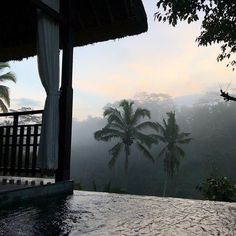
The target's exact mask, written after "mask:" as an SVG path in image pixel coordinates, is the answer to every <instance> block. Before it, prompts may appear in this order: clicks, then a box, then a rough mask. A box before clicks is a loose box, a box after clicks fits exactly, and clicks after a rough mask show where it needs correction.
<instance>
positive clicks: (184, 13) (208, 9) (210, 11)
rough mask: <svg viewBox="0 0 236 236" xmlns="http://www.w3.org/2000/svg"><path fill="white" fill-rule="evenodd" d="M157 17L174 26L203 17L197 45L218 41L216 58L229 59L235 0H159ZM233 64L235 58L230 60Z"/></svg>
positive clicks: (234, 47)
mask: <svg viewBox="0 0 236 236" xmlns="http://www.w3.org/2000/svg"><path fill="white" fill-rule="evenodd" d="M157 8H158V12H157V13H156V14H155V18H156V19H157V20H158V21H163V22H168V23H169V24H171V25H172V26H176V24H177V23H178V22H179V21H187V22H188V23H191V22H194V21H198V20H200V21H202V25H201V33H200V36H199V37H198V38H197V42H198V43H199V45H202V46H208V45H211V44H213V43H221V44H222V46H221V50H222V52H221V53H220V55H219V56H218V60H220V61H221V60H223V59H225V58H226V59H230V58H231V56H232V54H234V53H235V52H236V34H235V27H236V17H235V16H236V15H235V12H236V2H235V1H229V0H221V1H219V0H181V1H176V0H158V1H157ZM229 64H231V65H232V66H236V61H235V60H231V61H230V63H229Z"/></svg>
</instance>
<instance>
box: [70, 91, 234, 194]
mask: <svg viewBox="0 0 236 236" xmlns="http://www.w3.org/2000/svg"><path fill="white" fill-rule="evenodd" d="M191 98H192V96H191ZM134 100H135V104H137V106H142V107H144V108H147V109H149V110H150V111H151V115H152V120H153V121H159V122H161V121H162V119H163V118H166V112H168V111H175V112H176V119H177V123H178V125H179V126H180V128H181V130H183V131H184V132H189V133H191V137H192V138H193V139H194V140H193V141H192V142H191V143H190V144H188V145H186V146H184V149H185V152H186V157H185V159H184V160H182V161H181V164H180V169H179V173H178V174H177V175H175V176H174V178H173V181H171V182H170V183H169V184H168V185H169V186H168V189H167V193H166V195H167V196H173V197H185V198H201V193H199V192H198V191H197V190H196V186H197V185H198V184H199V183H200V182H202V181H203V180H204V179H206V178H207V177H208V176H209V175H210V174H211V173H217V174H219V175H223V176H227V177H229V178H231V179H232V180H233V181H234V182H236V171H235V167H236V103H235V102H228V103H226V102H224V101H222V99H221V98H220V96H219V95H214V94H212V93H208V94H206V95H204V96H203V97H202V98H200V99H198V101H197V102H195V103H194V104H192V105H189V106H179V105H178V106H177V105H175V101H174V100H173V99H172V98H171V97H169V96H168V95H165V94H146V93H142V94H140V95H139V96H136V97H135V99H134ZM109 105H111V104H109ZM101 114H102V111H101ZM105 123H106V120H105V119H103V118H99V117H96V118H92V117H90V118H88V119H87V120H85V121H81V122H79V121H76V120H75V121H74V123H73V141H72V165H71V167H72V178H74V179H75V181H76V182H79V183H80V185H81V187H82V189H84V190H94V183H96V191H103V190H104V189H105V188H106V186H107V185H109V186H110V189H112V188H114V189H119V190H120V191H121V192H122V191H123V192H128V193H132V194H142V195H157V196H161V195H162V192H163V183H164V180H165V173H164V170H163V163H162V161H163V160H162V159H157V160H156V162H155V163H154V164H153V163H151V162H149V161H148V160H145V159H144V158H142V157H141V155H142V154H141V153H140V152H138V151H137V150H136V149H133V150H132V152H131V158H130V162H129V169H128V174H127V175H125V173H124V158H122V157H123V156H121V157H120V158H119V160H118V161H117V164H116V166H115V168H114V169H109V168H108V166H107V163H108V162H109V160H110V156H109V154H108V149H109V148H111V146H112V144H113V143H103V142H98V141H96V140H95V139H94V132H95V131H96V130H98V129H101V128H102V127H103V126H104V125H105ZM160 149H161V146H160V145H156V146H153V148H152V153H153V155H154V156H157V155H158V153H159V151H160ZM121 155H123V154H121Z"/></svg>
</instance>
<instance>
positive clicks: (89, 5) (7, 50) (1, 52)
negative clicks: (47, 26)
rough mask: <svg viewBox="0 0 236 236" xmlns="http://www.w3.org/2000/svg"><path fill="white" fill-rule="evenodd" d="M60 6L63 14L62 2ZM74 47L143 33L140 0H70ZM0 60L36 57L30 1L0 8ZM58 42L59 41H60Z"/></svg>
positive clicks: (21, 0) (33, 12) (8, 3)
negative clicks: (73, 27)
mask: <svg viewBox="0 0 236 236" xmlns="http://www.w3.org/2000/svg"><path fill="white" fill-rule="evenodd" d="M64 1H68V0H61V3H60V7H61V12H63V3H64ZM72 4H73V15H72V19H73V25H76V34H75V41H74V46H83V45H87V44H91V43H96V42H101V41H106V40H109V39H116V38H121V37H125V36H131V35H136V34H140V33H143V32H145V31H146V30H147V19H146V14H145V10H144V8H143V4H142V1H141V0H72ZM0 30H1V37H0V61H9V60H21V59H22V58H24V57H30V56H34V55H36V32H37V17H36V6H35V5H34V4H33V3H32V1H31V0H7V1H4V2H3V3H1V8H0ZM61 43H62V42H61Z"/></svg>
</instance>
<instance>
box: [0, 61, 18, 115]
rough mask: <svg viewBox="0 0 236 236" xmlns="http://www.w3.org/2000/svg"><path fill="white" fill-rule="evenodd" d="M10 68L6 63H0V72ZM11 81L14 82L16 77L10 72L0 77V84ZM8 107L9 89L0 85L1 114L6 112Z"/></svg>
mask: <svg viewBox="0 0 236 236" xmlns="http://www.w3.org/2000/svg"><path fill="white" fill-rule="evenodd" d="M6 68H10V66H9V64H8V63H7V62H0V71H2V70H4V69H6ZM7 81H13V82H16V77H15V75H14V74H13V73H12V72H7V73H4V74H1V75H0V82H1V83H2V82H7ZM9 106H10V95H9V88H8V87H7V86H4V85H0V109H1V110H2V112H7V111H8V107H9Z"/></svg>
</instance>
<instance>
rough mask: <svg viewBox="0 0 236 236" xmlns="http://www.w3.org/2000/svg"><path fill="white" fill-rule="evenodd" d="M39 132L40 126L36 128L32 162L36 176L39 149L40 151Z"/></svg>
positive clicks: (33, 173)
mask: <svg viewBox="0 0 236 236" xmlns="http://www.w3.org/2000/svg"><path fill="white" fill-rule="evenodd" d="M38 130H39V126H38V125H37V126H34V136H33V138H34V141H33V160H32V175H33V176H34V175H35V171H36V163H37V149H38Z"/></svg>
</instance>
